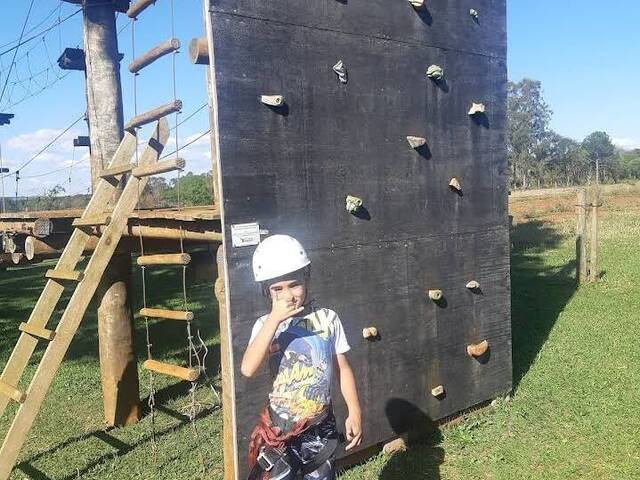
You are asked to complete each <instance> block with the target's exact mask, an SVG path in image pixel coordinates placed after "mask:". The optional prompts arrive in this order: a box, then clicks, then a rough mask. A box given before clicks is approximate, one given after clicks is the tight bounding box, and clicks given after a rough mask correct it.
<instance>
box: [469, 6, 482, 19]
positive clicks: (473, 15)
mask: <svg viewBox="0 0 640 480" xmlns="http://www.w3.org/2000/svg"><path fill="white" fill-rule="evenodd" d="M469 15H471V18H473V19H474V20H475V21H476V22H477V21H478V19H479V18H480V14H479V13H478V11H477V10H476V9H475V8H472V9H471V10H469Z"/></svg>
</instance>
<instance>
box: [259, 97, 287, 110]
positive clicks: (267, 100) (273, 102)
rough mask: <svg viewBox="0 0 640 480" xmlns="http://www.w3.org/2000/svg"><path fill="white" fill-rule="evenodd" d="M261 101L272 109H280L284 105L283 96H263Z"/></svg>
mask: <svg viewBox="0 0 640 480" xmlns="http://www.w3.org/2000/svg"><path fill="white" fill-rule="evenodd" d="M260 101H261V102H262V103H264V104H265V105H269V106H270V107H280V106H282V104H283V103H284V97H283V96H282V95H262V96H261V97H260Z"/></svg>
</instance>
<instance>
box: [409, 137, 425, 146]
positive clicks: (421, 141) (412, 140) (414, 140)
mask: <svg viewBox="0 0 640 480" xmlns="http://www.w3.org/2000/svg"><path fill="white" fill-rule="evenodd" d="M407 142H409V145H411V148H420V147H422V146H424V145H426V144H427V139H426V138H422V137H413V136H411V135H409V136H407Z"/></svg>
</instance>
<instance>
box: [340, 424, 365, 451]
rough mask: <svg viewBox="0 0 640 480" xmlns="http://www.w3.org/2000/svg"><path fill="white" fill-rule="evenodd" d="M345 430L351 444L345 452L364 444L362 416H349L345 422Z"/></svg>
mask: <svg viewBox="0 0 640 480" xmlns="http://www.w3.org/2000/svg"><path fill="white" fill-rule="evenodd" d="M344 428H345V432H346V435H347V441H348V442H349V445H347V446H346V448H345V450H347V451H349V450H351V449H352V448H354V447H357V446H358V445H360V444H361V443H362V420H361V419H360V415H349V416H348V417H347V419H346V420H345V422H344Z"/></svg>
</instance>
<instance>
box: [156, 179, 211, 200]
mask: <svg viewBox="0 0 640 480" xmlns="http://www.w3.org/2000/svg"><path fill="white" fill-rule="evenodd" d="M164 198H165V200H166V201H167V202H168V203H170V204H171V205H177V204H179V203H180V204H181V205H183V206H186V207H189V206H194V205H212V204H213V184H212V178H211V175H210V174H206V173H203V174H201V175H194V174H193V173H191V172H189V173H187V174H186V175H183V176H181V177H180V181H179V182H178V180H177V179H173V180H171V188H169V189H167V190H166V191H165V196H164Z"/></svg>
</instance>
